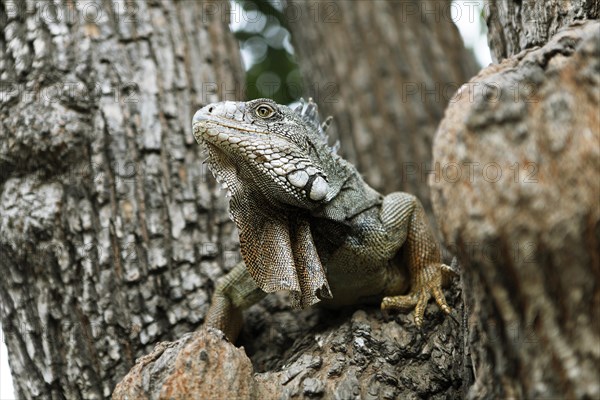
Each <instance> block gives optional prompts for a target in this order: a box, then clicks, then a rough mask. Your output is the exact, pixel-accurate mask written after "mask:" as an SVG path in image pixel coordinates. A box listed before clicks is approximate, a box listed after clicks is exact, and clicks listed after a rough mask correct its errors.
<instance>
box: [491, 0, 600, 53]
mask: <svg viewBox="0 0 600 400" xmlns="http://www.w3.org/2000/svg"><path fill="white" fill-rule="evenodd" d="M485 10H486V13H485V14H486V22H487V26H488V43H489V44H490V49H491V52H492V59H493V60H494V61H495V62H498V61H502V60H503V59H505V58H507V57H510V56H513V55H515V54H517V53H519V52H521V51H522V50H525V49H529V48H532V47H534V46H543V45H544V44H545V43H547V42H548V40H550V38H551V37H552V36H554V34H555V33H556V32H557V31H558V30H559V29H560V28H562V27H564V26H567V25H569V24H570V23H572V22H574V21H576V20H583V19H597V18H600V2H599V1H598V0H569V1H567V0H544V1H537V0H488V1H487V3H486V8H485Z"/></svg>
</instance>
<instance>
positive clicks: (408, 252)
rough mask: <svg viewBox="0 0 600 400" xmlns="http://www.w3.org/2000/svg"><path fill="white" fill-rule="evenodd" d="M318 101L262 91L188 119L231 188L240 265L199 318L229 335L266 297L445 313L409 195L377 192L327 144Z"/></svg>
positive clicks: (446, 271)
mask: <svg viewBox="0 0 600 400" xmlns="http://www.w3.org/2000/svg"><path fill="white" fill-rule="evenodd" d="M328 123H329V119H328V120H327V121H325V123H323V124H321V122H320V120H319V115H318V110H317V106H316V104H315V103H314V102H313V101H312V100H309V101H308V102H304V101H302V102H301V104H300V106H298V107H296V108H295V109H291V108H289V107H287V106H283V105H279V104H277V103H275V102H274V101H272V100H269V99H257V100H252V101H249V102H231V101H225V102H220V103H214V104H209V105H207V106H205V107H203V108H201V109H200V110H198V111H197V112H196V114H195V115H194V117H193V122H192V124H193V132H194V137H195V138H196V140H197V141H198V142H199V143H200V144H201V145H202V147H203V148H204V149H205V150H206V151H207V153H208V160H207V161H208V165H209V168H210V169H211V171H212V172H213V174H214V175H215V177H216V179H217V181H219V182H220V183H221V184H222V185H223V186H224V187H225V188H226V189H227V190H228V191H229V195H230V196H231V199H230V213H231V218H232V220H233V221H234V222H235V224H236V225H237V228H238V230H239V238H240V248H241V253H242V259H243V261H242V262H240V263H239V264H238V265H237V266H236V267H235V268H234V269H233V270H232V271H231V272H230V273H228V274H227V275H226V276H225V277H224V278H223V279H222V281H221V282H220V283H219V284H218V285H217V287H216V289H215V293H214V295H213V298H212V303H211V306H210V308H209V310H208V313H207V316H206V319H205V325H206V326H211V327H215V328H218V329H220V330H222V331H223V332H224V333H225V335H226V336H227V338H228V339H229V340H231V341H235V339H236V337H237V335H238V333H239V330H240V328H241V326H242V310H243V309H245V308H247V307H249V306H251V305H252V304H254V303H256V302H257V301H259V300H260V299H262V298H263V297H264V296H265V295H266V294H267V293H271V292H275V291H279V290H287V291H290V292H291V298H292V303H293V304H292V305H293V306H294V307H308V306H311V305H313V304H315V303H318V302H321V303H322V304H323V305H324V306H326V307H339V306H344V305H350V304H360V303H373V302H380V304H381V309H382V310H384V311H387V310H401V311H409V310H412V309H413V308H414V310H415V324H416V325H417V326H421V324H422V322H423V314H424V311H425V307H426V305H427V302H428V300H429V299H430V297H431V296H433V297H434V299H435V301H436V302H437V304H438V305H439V307H440V308H441V309H442V310H443V311H444V312H446V313H450V307H449V306H448V304H447V303H446V300H445V298H444V294H443V293H442V290H441V287H442V283H443V282H445V281H447V280H448V278H449V276H450V275H451V271H452V268H450V267H448V266H447V265H444V264H442V262H441V255H440V248H439V245H438V243H437V242H436V240H435V238H434V236H433V234H432V232H431V229H430V227H429V226H428V223H427V219H426V216H425V213H424V211H423V207H422V205H421V203H420V202H419V200H417V198H416V197H415V196H413V195H411V194H408V193H403V192H396V193H391V194H388V195H387V196H383V195H381V194H379V193H378V192H377V191H375V190H374V189H372V188H371V187H370V186H369V185H367V184H366V183H365V182H364V180H363V179H362V177H361V175H360V174H359V173H358V171H357V170H356V168H355V167H354V166H353V165H352V164H350V163H349V162H347V161H346V160H344V159H342V158H341V157H340V156H338V155H337V154H336V151H335V148H333V147H330V146H329V144H328V140H327V135H326V133H325V130H326V128H327V126H328Z"/></svg>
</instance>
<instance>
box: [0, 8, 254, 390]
mask: <svg viewBox="0 0 600 400" xmlns="http://www.w3.org/2000/svg"><path fill="white" fill-rule="evenodd" d="M226 7H227V3H226V2H216V3H211V2H202V3H200V2H170V1H165V2H158V1H151V2H136V3H127V4H125V3H121V2H83V1H77V2H71V1H57V2H45V1H42V2H40V1H25V2H23V1H18V2H2V3H1V4H0V25H2V30H1V31H2V34H0V79H1V84H2V91H1V93H0V94H1V96H0V121H1V122H0V127H1V128H0V129H1V130H0V171H2V174H1V176H0V178H1V179H0V254H1V256H0V271H1V273H2V276H3V278H2V279H0V301H1V305H2V308H1V317H2V327H3V329H4V333H5V338H6V342H7V345H8V349H9V362H10V366H11V370H12V373H13V377H14V384H15V389H16V392H17V393H16V394H17V396H18V397H19V398H21V399H29V398H44V399H46V398H53V399H60V398H67V399H99V398H107V397H109V396H110V394H111V392H112V390H113V388H114V386H115V385H116V383H117V382H118V381H119V380H120V379H121V378H122V377H123V376H124V375H125V374H126V373H127V371H128V370H129V369H130V368H131V366H132V365H133V363H134V360H135V359H136V357H139V356H141V355H143V354H146V353H148V352H150V351H151V350H152V348H153V347H154V344H155V343H156V342H157V341H160V340H175V339H177V338H178V337H180V336H181V335H182V334H183V333H185V332H189V331H192V330H194V329H195V328H196V327H197V326H198V325H199V323H200V322H201V321H202V319H203V317H204V313H205V310H206V307H207V302H208V292H209V291H210V290H211V288H212V282H213V281H214V279H216V278H217V277H218V276H221V275H222V274H223V271H224V270H226V269H227V268H230V267H232V266H233V265H235V264H236V262H237V261H238V260H239V256H238V255H237V253H236V252H235V250H236V248H237V247H236V246H237V235H236V231H235V230H234V229H233V224H232V223H231V222H230V221H229V219H228V213H227V211H226V210H227V205H226V202H225V200H224V199H223V197H222V194H221V193H220V191H219V190H218V189H217V188H216V185H215V184H214V181H213V180H212V178H211V179H206V168H204V167H203V165H202V159H201V157H200V155H199V152H198V147H197V145H196V143H195V142H194V139H193V137H192V135H191V134H190V124H191V119H192V115H193V113H194V111H195V110H196V109H197V108H198V107H200V106H201V105H203V104H206V103H207V102H211V101H216V100H218V99H222V98H224V96H223V93H228V94H230V93H231V92H232V91H234V90H235V89H240V78H241V77H242V75H243V72H242V70H241V68H240V63H239V60H238V54H239V52H238V44H237V43H236V42H235V41H234V39H233V37H232V35H231V34H230V32H229V29H228V25H227V22H226V16H227V12H226V10H225V8H226ZM231 97H232V98H231V99H233V98H237V97H238V96H235V95H233V96H231ZM217 192H218V194H217Z"/></svg>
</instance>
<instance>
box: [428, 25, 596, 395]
mask: <svg viewBox="0 0 600 400" xmlns="http://www.w3.org/2000/svg"><path fill="white" fill-rule="evenodd" d="M599 84H600V24H599V23H598V22H597V21H594V22H586V23H584V24H581V23H578V24H576V25H574V26H572V27H569V28H567V29H564V30H561V31H559V33H557V34H556V35H555V36H554V37H553V38H552V39H551V40H550V41H549V42H548V43H547V44H546V45H544V46H543V47H542V48H536V49H532V50H526V51H524V52H521V53H520V54H518V55H516V56H513V57H510V58H508V59H506V60H505V61H504V62H502V63H501V64H500V65H493V66H490V67H488V68H486V69H484V70H483V71H482V72H481V73H480V74H479V75H477V76H476V77H475V78H473V79H472V80H471V82H469V83H468V84H467V85H465V86H464V87H463V88H462V89H461V91H460V92H459V94H457V96H456V99H455V101H453V103H452V104H451V106H450V107H449V108H448V110H447V112H446V115H445V118H444V120H443V121H442V123H441V125H440V128H439V131H438V133H437V136H436V140H435V144H434V157H435V161H436V163H439V166H440V167H439V172H438V174H437V175H433V176H432V177H431V186H432V198H433V204H434V208H435V211H436V214H437V215H438V216H439V217H440V218H439V221H440V223H441V229H442V232H443V235H444V239H445V242H446V244H447V245H448V246H450V247H451V248H453V249H454V250H455V251H456V253H457V254H458V256H459V259H460V261H461V265H463V276H462V279H463V281H464V285H465V288H464V295H465V303H466V313H467V315H468V316H469V317H468V318H469V332H470V334H469V338H468V342H469V343H468V344H469V346H470V351H471V356H472V364H473V370H474V375H475V379H476V381H475V385H474V386H473V387H472V388H471V390H470V392H469V395H470V398H474V399H479V398H589V399H594V398H598V397H599V396H600V381H599V376H600V333H599V332H600V329H599V328H600V326H599V325H598V321H600V286H599V284H598V283H599V282H600V256H599V254H598V248H600V206H599V204H598V199H599V198H600V183H599V180H598V171H599V170H600V117H599V114H598V110H599V106H600V89H599Z"/></svg>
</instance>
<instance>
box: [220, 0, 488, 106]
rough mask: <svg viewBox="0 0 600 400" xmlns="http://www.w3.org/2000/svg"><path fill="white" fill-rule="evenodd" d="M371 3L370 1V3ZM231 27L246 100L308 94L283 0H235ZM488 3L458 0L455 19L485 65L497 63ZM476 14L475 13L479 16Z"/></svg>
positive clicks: (280, 100) (286, 100)
mask: <svg viewBox="0 0 600 400" xmlns="http://www.w3.org/2000/svg"><path fill="white" fill-rule="evenodd" d="M369 1H370V0H369ZM230 4H231V14H230V15H231V23H230V27H231V30H232V32H233V33H234V35H235V37H236V38H237V39H238V40H239V42H240V51H241V55H242V61H243V63H244V68H245V70H246V100H251V99H256V98H260V97H267V98H270V99H273V100H275V101H276V102H277V103H279V104H288V105H290V104H292V103H294V102H295V101H297V100H298V99H299V98H300V97H302V96H303V95H305V93H304V88H303V80H302V76H301V74H300V70H299V68H298V64H297V62H296V59H295V56H294V48H293V46H292V37H291V33H290V32H291V31H290V29H289V24H288V21H287V16H286V15H285V11H284V6H285V1H283V0H230ZM484 7H485V5H484V2H483V1H465V0H454V1H453V2H452V5H451V7H450V11H451V18H452V20H453V21H454V22H455V24H456V25H457V26H458V29H459V31H460V33H461V35H462V37H463V40H464V42H465V46H466V47H467V48H469V49H470V50H471V51H472V52H473V53H474V54H475V57H476V59H477V60H478V62H479V64H480V65H481V66H486V65H488V64H489V63H490V62H491V61H492V60H491V56H490V50H489V47H488V44H487V27H486V24H485V19H484ZM473 11H474V12H473Z"/></svg>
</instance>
